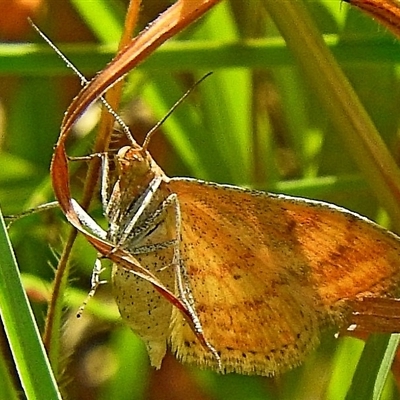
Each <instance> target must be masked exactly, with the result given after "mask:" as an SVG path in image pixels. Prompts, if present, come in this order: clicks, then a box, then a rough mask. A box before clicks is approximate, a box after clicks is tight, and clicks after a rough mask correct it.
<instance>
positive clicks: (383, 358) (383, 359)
mask: <svg viewBox="0 0 400 400" xmlns="http://www.w3.org/2000/svg"><path fill="white" fill-rule="evenodd" d="M398 342H399V337H398V335H392V336H390V335H379V334H376V335H371V337H370V338H369V339H368V342H367V343H366V345H365V347H364V350H363V353H362V356H361V358H360V361H359V363H358V366H357V369H356V372H355V373H354V377H353V381H352V384H351V386H350V389H349V391H348V392H347V396H346V400H356V399H357V400H364V399H365V400H371V399H373V400H378V399H380V397H381V394H382V392H383V388H384V385H385V383H386V379H387V376H388V374H389V372H390V366H391V364H392V361H393V357H394V355H395V352H396V348H397V344H398ZM371 360H374V362H373V363H372V362H371Z"/></svg>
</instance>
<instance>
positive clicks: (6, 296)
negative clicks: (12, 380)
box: [0, 213, 61, 400]
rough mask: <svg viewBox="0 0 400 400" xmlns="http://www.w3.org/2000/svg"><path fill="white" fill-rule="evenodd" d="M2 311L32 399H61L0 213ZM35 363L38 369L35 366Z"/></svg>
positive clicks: (11, 343) (24, 382)
mask: <svg viewBox="0 0 400 400" xmlns="http://www.w3.org/2000/svg"><path fill="white" fill-rule="evenodd" d="M0 254H1V260H0V263H1V266H0V311H1V318H2V321H3V324H4V328H5V331H6V334H7V338H8V340H9V343H10V347H11V351H12V353H13V356H14V361H15V364H16V366H17V370H18V374H19V377H20V379H21V383H22V386H23V388H24V391H25V395H26V397H27V398H28V399H32V400H33V399H49V400H51V399H61V395H60V393H59V391H58V388H57V384H56V382H55V379H54V376H53V373H52V371H51V368H50V364H49V361H48V359H47V356H46V353H45V350H44V347H43V344H42V341H41V338H40V334H39V331H38V329H37V326H36V323H35V320H34V317H33V313H32V310H31V307H30V304H29V302H28V299H27V297H26V294H25V291H24V290H23V287H22V284H21V278H20V274H19V271H18V266H17V263H16V260H15V257H14V254H13V251H12V248H11V243H10V241H9V239H8V235H7V230H6V227H5V224H4V220H3V217H2V215H1V213H0ZM33 366H34V368H33Z"/></svg>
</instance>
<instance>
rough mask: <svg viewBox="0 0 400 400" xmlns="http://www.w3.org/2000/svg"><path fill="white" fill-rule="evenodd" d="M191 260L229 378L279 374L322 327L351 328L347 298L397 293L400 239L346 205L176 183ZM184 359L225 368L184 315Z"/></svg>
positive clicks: (176, 331)
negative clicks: (346, 321) (344, 325)
mask: <svg viewBox="0 0 400 400" xmlns="http://www.w3.org/2000/svg"><path fill="white" fill-rule="evenodd" d="M168 187H169V189H170V190H171V191H172V192H175V193H177V194H178V198H179V203H180V207H181V219H182V243H181V257H182V260H183V262H184V264H185V266H186V269H187V272H188V275H189V281H190V285H191V288H192V291H193V297H194V300H195V307H196V311H197V313H198V315H199V318H200V321H201V323H202V326H203V330H204V335H205V337H206V338H207V339H208V340H209V342H210V343H211V344H212V345H213V346H214V347H215V348H216V350H217V351H218V352H219V353H220V355H221V361H222V366H223V368H224V370H225V371H226V372H230V371H235V372H239V373H245V374H254V373H257V374H262V375H269V374H274V373H276V372H283V371H285V370H287V369H289V368H291V367H293V366H295V365H297V364H299V363H300V362H301V361H302V360H303V359H304V358H305V356H306V354H307V353H308V352H309V351H310V350H311V349H313V348H314V347H315V346H316V344H317V343H318V340H319V334H320V329H321V328H324V327H326V326H337V327H339V326H340V325H341V322H342V323H343V318H344V316H345V313H346V300H347V299H355V298H359V297H363V296H369V295H387V294H395V292H396V290H397V282H398V281H399V278H400V239H399V238H398V237H396V236H395V235H394V234H391V233H390V232H387V231H385V230H384V229H382V228H380V227H379V226H377V225H376V224H374V223H372V222H370V221H368V220H366V219H365V218H362V217H359V216H357V215H356V214H353V213H350V212H348V211H346V210H344V209H341V208H339V207H336V206H330V205H327V204H324V203H320V202H315V201H308V200H302V199H295V198H290V197H286V196H275V195H268V194H265V193H262V192H255V191H250V190H244V189H240V188H233V187H230V186H221V185H215V184H207V183H204V182H199V181H195V180H190V179H171V181H170V182H169V183H168ZM171 345H172V349H173V351H175V352H176V353H177V356H178V357H179V358H181V359H182V360H183V361H185V362H188V363H193V364H197V365H199V366H208V367H211V368H214V369H217V368H218V366H217V362H216V360H215V358H213V356H212V354H210V352H207V350H205V349H204V348H203V347H202V346H201V344H200V343H199V342H198V341H197V339H196V338H195V336H194V334H193V333H192V331H191V330H190V328H189V326H188V325H187V324H186V323H185V321H184V320H183V318H182V317H181V315H180V313H179V312H177V311H176V310H175V311H174V320H173V325H172V335H171Z"/></svg>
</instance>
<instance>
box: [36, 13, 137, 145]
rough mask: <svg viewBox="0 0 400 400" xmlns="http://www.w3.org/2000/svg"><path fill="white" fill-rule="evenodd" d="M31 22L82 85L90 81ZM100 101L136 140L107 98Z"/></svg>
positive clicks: (130, 139)
mask: <svg viewBox="0 0 400 400" xmlns="http://www.w3.org/2000/svg"><path fill="white" fill-rule="evenodd" d="M28 21H29V23H30V24H31V26H32V28H33V29H34V30H35V31H36V32H37V33H38V34H39V36H40V37H41V38H42V39H43V40H44V41H45V42H46V43H47V44H48V45H49V46H50V47H51V48H52V49H53V51H54V52H55V53H56V54H57V55H58V56H59V57H60V58H61V60H62V61H63V62H64V63H65V65H66V66H67V67H68V68H71V69H72V71H74V73H75V75H77V76H78V78H79V79H80V80H81V85H82V86H85V85H86V84H88V83H89V81H88V80H87V79H86V77H85V76H84V75H83V74H82V72H80V71H79V69H78V68H77V67H75V65H74V64H72V62H71V61H70V60H69V59H68V58H67V57H66V56H65V55H64V54H63V53H62V52H61V51H60V50H59V49H58V48H57V46H56V45H55V44H54V43H53V42H52V41H51V40H50V38H49V37H47V36H46V35H45V34H44V33H43V32H42V31H41V30H40V29H39V27H38V26H37V25H35V23H34V22H33V21H32V20H31V19H30V18H28ZM100 101H101V102H102V103H103V105H104V107H105V108H106V109H107V111H108V112H109V113H110V114H111V115H112V116H113V117H114V119H115V121H117V123H118V124H119V125H120V126H121V128H122V130H123V131H124V133H125V135H126V136H127V137H128V139H129V141H131V142H134V139H133V136H132V133H131V131H130V130H129V128H128V126H127V125H126V124H125V122H124V121H123V120H122V118H121V117H120V116H119V115H118V114H117V112H116V111H115V110H114V109H113V108H112V107H111V106H110V104H109V103H108V102H107V100H106V99H105V98H104V97H103V96H101V97H100Z"/></svg>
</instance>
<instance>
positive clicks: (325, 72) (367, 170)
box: [265, 1, 400, 226]
mask: <svg viewBox="0 0 400 400" xmlns="http://www.w3.org/2000/svg"><path fill="white" fill-rule="evenodd" d="M265 6H266V8H267V9H268V11H269V12H270V14H271V16H272V17H273V19H274V21H275V23H276V24H277V26H278V28H279V30H280V31H281V33H282V35H283V36H284V37H285V39H286V42H287V44H288V47H289V48H290V49H291V51H292V52H293V54H294V56H295V57H296V59H297V61H298V63H299V64H300V65H301V67H302V69H303V72H304V73H305V74H306V77H307V80H308V81H309V83H310V85H311V86H312V87H313V88H314V90H315V93H316V95H317V97H318V99H319V101H320V102H321V104H322V105H323V106H324V108H325V109H326V111H327V112H329V116H330V119H331V121H332V122H333V124H334V125H335V126H336V128H337V131H338V133H339V134H340V135H341V140H342V142H343V143H344V144H345V146H346V147H347V150H348V152H349V155H351V156H352V157H353V159H354V160H355V161H356V163H357V164H358V167H359V169H360V171H362V172H363V173H364V174H365V178H366V179H367V180H368V182H369V183H370V185H371V188H372V189H373V190H374V192H375V193H376V195H377V197H378V198H379V201H380V203H381V204H382V205H384V207H385V208H386V210H387V212H388V213H389V214H390V215H391V216H392V219H393V222H394V223H395V224H397V226H400V221H399V218H398V216H399V215H400V202H399V198H398V197H400V187H399V186H398V185H399V182H400V172H399V171H398V168H397V166H396V164H395V162H394V160H393V158H392V157H391V155H390V154H389V152H388V150H387V148H386V147H385V145H384V143H383V141H382V139H381V137H380V135H379V133H378V132H377V130H376V128H375V127H374V125H373V123H372V121H371V119H370V117H369V116H368V114H367V113H366V111H365V110H364V108H363V106H362V105H361V102H360V101H359V99H358V97H357V95H356V94H355V92H354V91H353V89H352V87H351V86H350V84H349V82H348V81H347V79H346V77H345V75H344V73H343V72H342V71H341V69H340V67H339V66H338V65H337V62H336V60H335V59H334V58H333V57H332V55H331V53H330V52H329V50H328V49H327V47H326V46H325V44H324V42H323V40H322V37H321V35H320V33H319V32H318V30H317V28H316V27H315V25H314V22H313V20H312V19H311V17H310V16H309V14H308V12H307V10H306V8H305V5H304V3H303V2H298V1H290V2H289V1H282V2H274V1H272V2H265ZM294 26H295V27H296V29H293V27H294Z"/></svg>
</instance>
